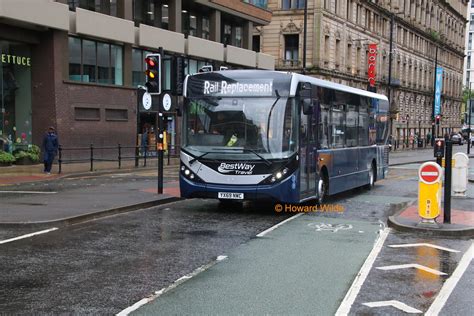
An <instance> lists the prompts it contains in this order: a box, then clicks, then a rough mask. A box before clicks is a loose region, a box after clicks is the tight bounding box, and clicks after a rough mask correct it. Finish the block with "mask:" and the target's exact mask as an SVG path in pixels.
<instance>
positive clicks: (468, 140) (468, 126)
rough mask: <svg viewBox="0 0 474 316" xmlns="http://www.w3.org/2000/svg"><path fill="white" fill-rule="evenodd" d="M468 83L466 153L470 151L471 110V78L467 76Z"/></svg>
mask: <svg viewBox="0 0 474 316" xmlns="http://www.w3.org/2000/svg"><path fill="white" fill-rule="evenodd" d="M468 85H469V97H468V99H467V100H468V102H469V115H468V120H467V154H468V155H469V154H470V153H471V112H472V103H471V78H468Z"/></svg>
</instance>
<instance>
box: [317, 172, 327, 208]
mask: <svg viewBox="0 0 474 316" xmlns="http://www.w3.org/2000/svg"><path fill="white" fill-rule="evenodd" d="M328 192H329V179H328V176H327V174H326V172H323V173H322V174H321V178H320V179H319V181H318V201H317V202H318V204H323V203H324V202H325V201H326V199H327V196H328Z"/></svg>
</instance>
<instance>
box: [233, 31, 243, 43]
mask: <svg viewBox="0 0 474 316" xmlns="http://www.w3.org/2000/svg"><path fill="white" fill-rule="evenodd" d="M233 44H234V46H237V47H242V27H241V26H236V27H235V38H234V43H233Z"/></svg>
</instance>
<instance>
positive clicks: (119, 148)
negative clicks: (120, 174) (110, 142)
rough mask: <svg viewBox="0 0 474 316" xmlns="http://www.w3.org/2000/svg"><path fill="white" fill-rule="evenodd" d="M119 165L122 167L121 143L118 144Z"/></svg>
mask: <svg viewBox="0 0 474 316" xmlns="http://www.w3.org/2000/svg"><path fill="white" fill-rule="evenodd" d="M118 167H119V169H121V168H122V146H120V144H118Z"/></svg>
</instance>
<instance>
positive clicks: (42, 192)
mask: <svg viewBox="0 0 474 316" xmlns="http://www.w3.org/2000/svg"><path fill="white" fill-rule="evenodd" d="M0 193H9V194H10V193H17V194H56V193H58V192H54V191H0Z"/></svg>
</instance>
